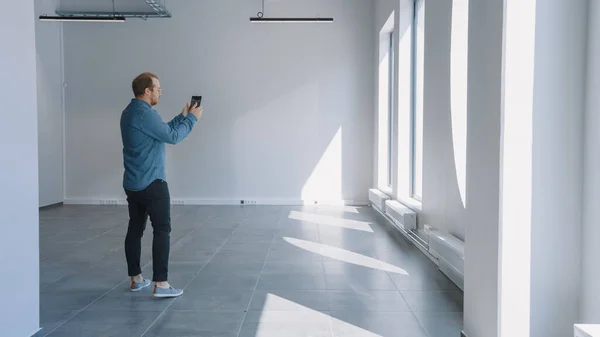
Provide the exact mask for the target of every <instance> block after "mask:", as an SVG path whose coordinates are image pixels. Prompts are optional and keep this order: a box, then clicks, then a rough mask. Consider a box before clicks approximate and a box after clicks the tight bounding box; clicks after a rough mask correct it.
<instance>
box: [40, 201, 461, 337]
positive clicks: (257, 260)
mask: <svg viewBox="0 0 600 337" xmlns="http://www.w3.org/2000/svg"><path fill="white" fill-rule="evenodd" d="M171 218H172V227H173V231H172V236H171V263H170V267H169V273H170V274H169V275H170V276H169V281H170V282H171V283H172V284H173V285H174V286H176V287H183V288H184V289H185V293H184V295H183V296H182V297H180V298H177V299H155V298H153V297H152V296H151V289H150V288H146V289H145V290H146V291H142V292H139V293H130V292H128V291H127V286H128V277H127V269H126V264H125V255H124V250H123V241H124V237H125V233H126V230H127V208H126V207H123V206H61V207H57V208H51V209H47V210H42V211H41V212H40V260H41V262H40V288H41V289H40V293H41V310H40V316H41V317H40V318H41V325H42V328H43V329H42V331H40V332H39V333H38V334H36V335H35V336H47V335H49V336H77V337H82V336H126V337H131V336H148V337H150V336H167V337H179V336H194V337H204V336H211V337H213V336H220V337H225V336H227V337H229V336H232V337H234V336H239V337H267V336H273V337H275V336H276V337H303V336H306V337H308V336H311V337H321V336H323V337H325V336H327V337H332V336H336V337H338V336H344V337H346V336H347V337H354V336H399V337H458V336H460V330H461V327H462V310H463V305H462V303H463V300H462V297H463V296H462V292H461V291H460V289H458V288H457V287H456V286H454V284H452V283H451V282H450V281H449V280H448V279H447V278H446V277H445V276H443V274H441V273H440V272H439V271H438V270H437V268H436V267H435V265H434V264H433V263H432V262H431V261H429V260H428V259H427V258H426V257H425V256H423V255H422V254H421V253H420V252H419V251H418V250H417V249H416V248H415V247H413V246H412V245H411V244H410V243H409V242H408V241H406V240H405V239H403V238H402V237H399V235H394V234H393V232H392V231H393V230H392V229H389V227H388V226H387V225H385V222H384V220H383V219H382V218H381V217H380V216H379V214H377V213H376V212H375V211H374V210H372V209H371V208H369V207H358V208H357V207H323V206H320V207H312V206H311V207H268V206H247V207H239V206H173V208H172V216H171ZM151 243H152V228H151V225H150V224H148V226H147V230H146V234H145V235H144V238H143V247H142V264H143V266H144V267H143V271H144V275H145V276H146V277H151V276H152V265H151V247H152V245H151Z"/></svg>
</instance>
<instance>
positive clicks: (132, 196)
mask: <svg viewBox="0 0 600 337" xmlns="http://www.w3.org/2000/svg"><path fill="white" fill-rule="evenodd" d="M125 193H126V194H127V203H128V205H129V206H128V207H129V226H128V227H127V236H126V237H125V258H126V259H127V272H128V274H129V276H130V277H131V287H130V290H132V291H138V290H141V289H142V288H145V287H147V286H149V285H150V282H149V281H146V280H144V279H143V278H142V275H141V274H142V269H141V266H140V255H141V254H142V236H143V235H144V230H145V229H146V222H147V219H148V213H147V212H146V205H145V204H144V201H143V199H142V195H141V192H132V191H127V190H126V191H125Z"/></svg>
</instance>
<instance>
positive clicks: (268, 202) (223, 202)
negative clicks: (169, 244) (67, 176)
mask: <svg viewBox="0 0 600 337" xmlns="http://www.w3.org/2000/svg"><path fill="white" fill-rule="evenodd" d="M242 200H243V201H244V202H243V203H242ZM64 204H65V205H107V206H108V205H111V206H114V205H127V200H126V199H110V198H107V199H100V198H67V199H65V201H64ZM171 205H178V206H179V205H192V206H203V205H207V206H210V205H215V206H229V205H231V206H233V205H235V206H240V205H243V206H307V205H323V206H368V205H369V202H368V201H366V200H298V199H244V198H240V199H182V198H171Z"/></svg>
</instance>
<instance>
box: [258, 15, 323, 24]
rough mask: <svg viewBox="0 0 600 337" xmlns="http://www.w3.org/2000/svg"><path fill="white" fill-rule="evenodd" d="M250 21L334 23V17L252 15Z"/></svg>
mask: <svg viewBox="0 0 600 337" xmlns="http://www.w3.org/2000/svg"><path fill="white" fill-rule="evenodd" d="M250 22H252V23H276V22H278V23H303V22H322V23H332V22H333V18H319V17H316V18H264V17H258V16H255V17H251V18H250Z"/></svg>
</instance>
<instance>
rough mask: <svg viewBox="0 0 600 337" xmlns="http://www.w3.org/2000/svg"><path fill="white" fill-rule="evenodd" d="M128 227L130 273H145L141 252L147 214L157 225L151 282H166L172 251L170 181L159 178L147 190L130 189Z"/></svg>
mask: <svg viewBox="0 0 600 337" xmlns="http://www.w3.org/2000/svg"><path fill="white" fill-rule="evenodd" d="M125 193H126V194H127V202H128V203H129V227H128V229H127V236H126V237H125V257H126V258H127V269H128V273H129V276H136V275H139V274H141V273H142V269H141V267H140V255H141V253H142V236H143V235H144V230H145V229H146V222H147V220H148V216H150V221H151V222H152V227H153V228H154V237H153V240H152V266H153V269H154V275H153V276H152V281H154V282H164V281H167V276H168V275H167V274H168V268H169V250H170V239H171V197H170V195H169V187H168V185H167V182H166V181H164V180H161V179H157V180H155V181H154V182H152V184H150V185H149V186H148V187H146V188H145V189H144V190H141V191H129V190H125Z"/></svg>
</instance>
